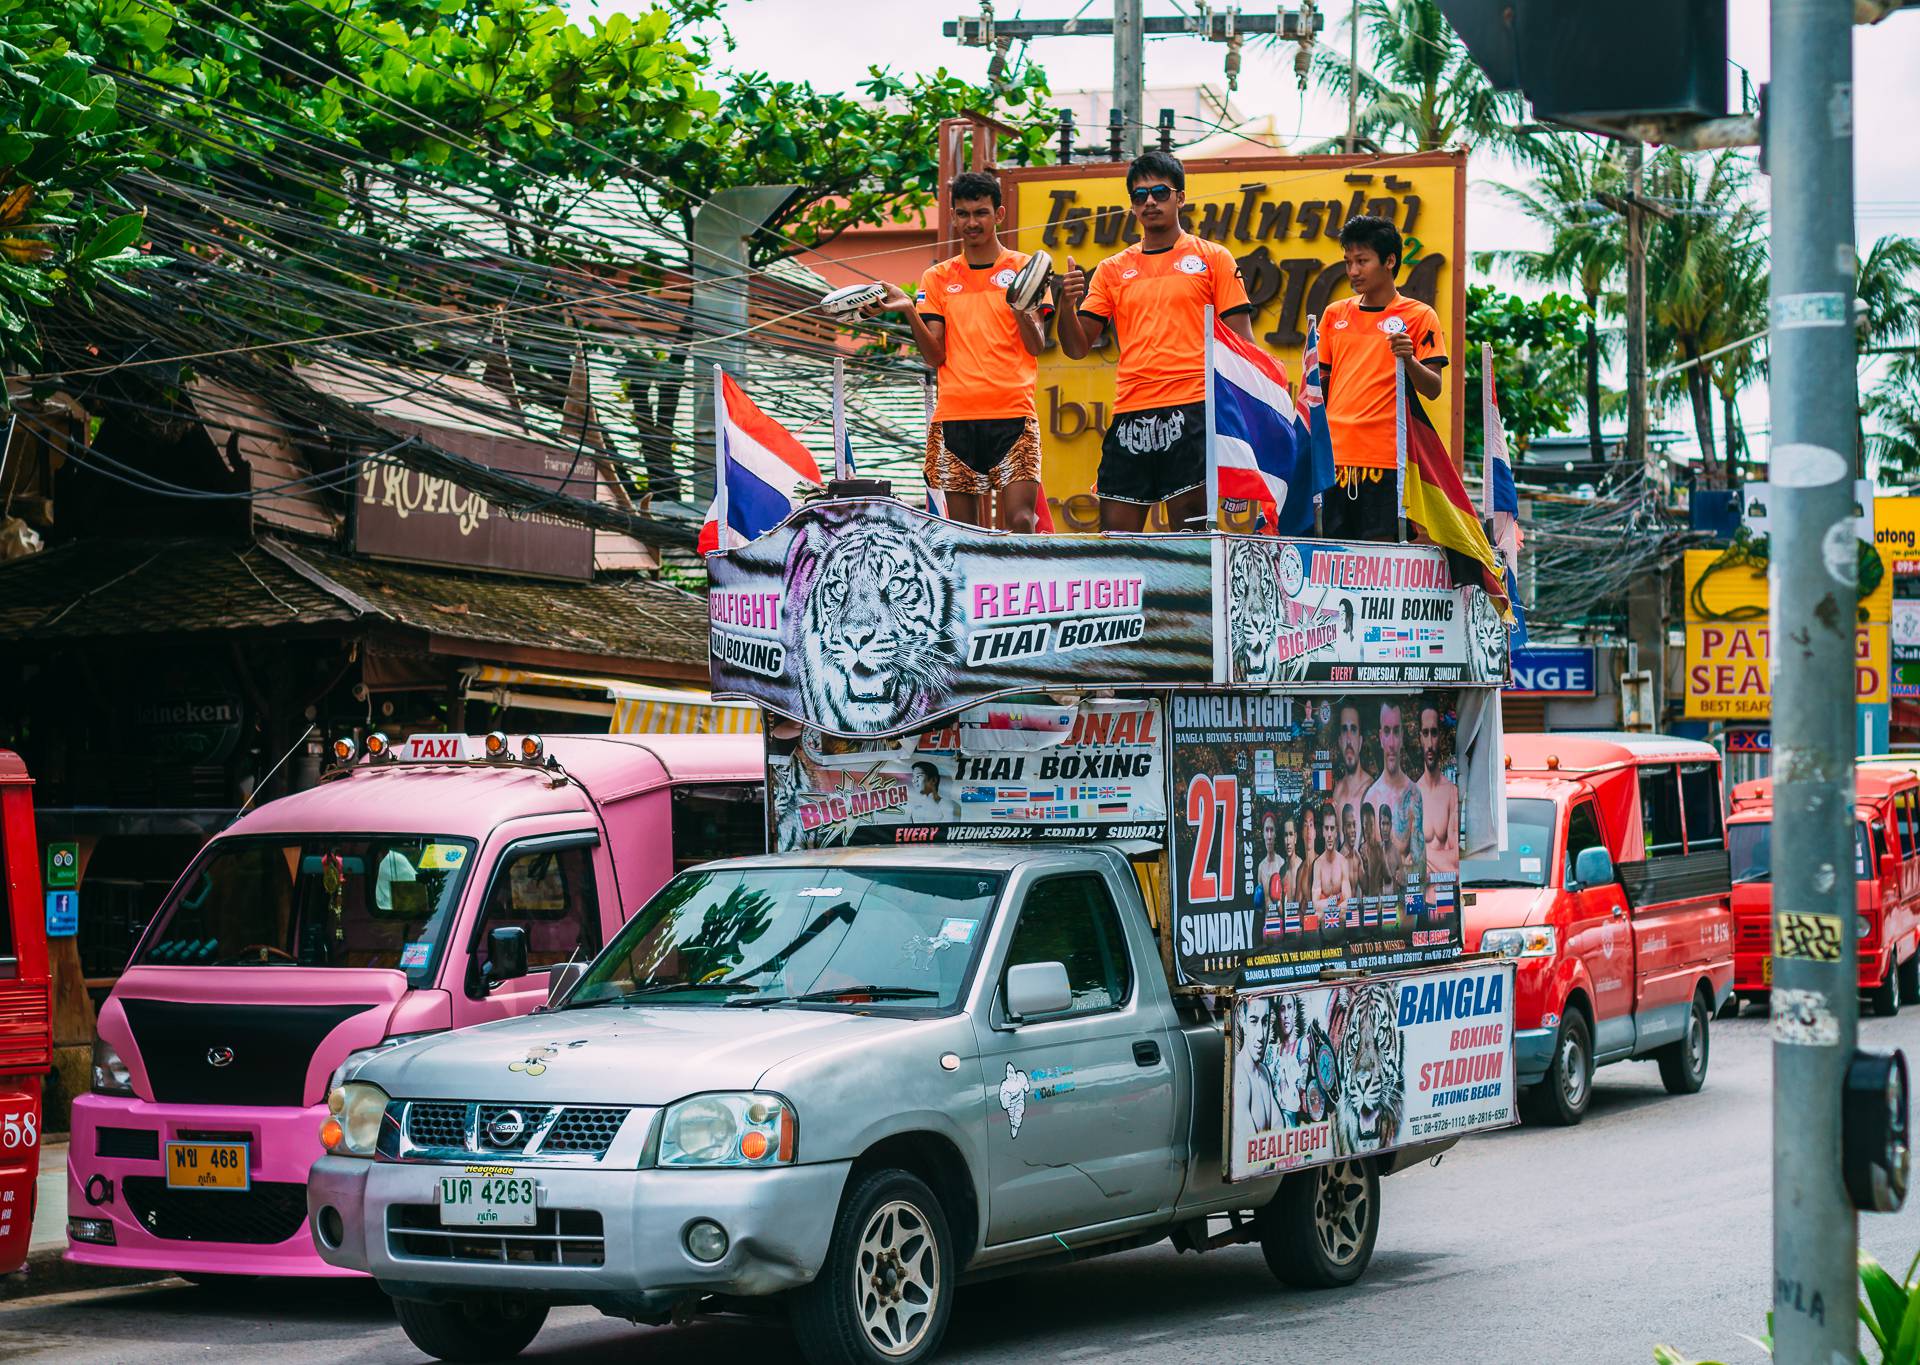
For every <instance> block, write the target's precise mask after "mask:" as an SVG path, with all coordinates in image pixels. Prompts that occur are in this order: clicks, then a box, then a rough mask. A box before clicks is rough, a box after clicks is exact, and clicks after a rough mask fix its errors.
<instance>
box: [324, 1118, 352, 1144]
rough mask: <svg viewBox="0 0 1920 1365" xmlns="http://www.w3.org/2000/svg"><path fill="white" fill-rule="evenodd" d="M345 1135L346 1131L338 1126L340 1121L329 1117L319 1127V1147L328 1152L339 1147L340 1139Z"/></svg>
mask: <svg viewBox="0 0 1920 1365" xmlns="http://www.w3.org/2000/svg"><path fill="white" fill-rule="evenodd" d="M346 1135H347V1131H346V1129H344V1128H342V1127H341V1126H340V1120H339V1119H337V1118H334V1117H332V1116H331V1115H329V1116H328V1117H327V1121H326V1122H325V1123H323V1124H321V1125H320V1145H321V1146H322V1147H325V1148H326V1149H327V1150H328V1151H329V1152H331V1151H333V1150H334V1149H335V1148H337V1147H339V1145H340V1142H341V1139H343V1138H345V1137H346Z"/></svg>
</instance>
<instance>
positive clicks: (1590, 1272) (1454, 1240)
mask: <svg viewBox="0 0 1920 1365" xmlns="http://www.w3.org/2000/svg"><path fill="white" fill-rule="evenodd" d="M1862 1032H1863V1037H1864V1039H1865V1041H1867V1042H1869V1043H1871V1044H1875V1045H1879V1046H1893V1045H1898V1046H1903V1047H1905V1048H1906V1050H1907V1051H1908V1053H1909V1055H1911V1056H1914V1057H1915V1058H1916V1060H1920V1009H1914V1010H1909V1011H1907V1012H1905V1013H1904V1014H1903V1015H1902V1016H1901V1017H1900V1018H1898V1019H1895V1020H1891V1021H1888V1020H1867V1021H1866V1022H1865V1024H1864V1027H1863V1030H1862ZM1769 1072H1770V1068H1769V1058H1768V1043H1767V1039H1766V1023H1765V1021H1764V1019H1760V1018H1754V1017H1749V1018H1744V1019H1741V1020H1738V1021H1719V1022H1716V1024H1715V1025H1714V1032H1713V1056H1712V1063H1711V1071H1710V1073H1709V1076H1708V1080H1707V1086H1706V1089H1705V1090H1703V1091H1702V1092H1701V1093H1700V1094H1699V1095H1697V1096H1693V1097H1690V1098H1686V1099H1674V1098H1670V1097H1668V1096H1667V1095H1666V1094H1665V1093H1664V1092H1663V1091H1662V1090H1661V1088H1660V1080H1659V1076H1658V1074H1657V1073H1656V1072H1655V1070H1654V1068H1653V1066H1652V1065H1651V1064H1642V1063H1628V1064H1625V1065H1621V1066H1615V1067H1610V1068H1608V1069H1606V1070H1605V1071H1602V1072H1601V1073H1600V1074H1599V1076H1598V1077H1597V1078H1596V1084H1595V1093H1594V1101H1593V1108H1592V1110H1591V1111H1590V1112H1589V1114H1588V1117H1587V1120H1586V1122H1585V1123H1584V1124H1583V1125H1581V1126H1580V1127H1579V1128H1575V1129H1571V1130H1553V1129H1530V1128H1520V1129H1515V1130H1511V1131H1508V1132H1504V1133H1499V1134H1494V1135H1491V1136H1486V1137H1479V1138H1472V1139H1469V1140H1468V1141H1467V1142H1465V1143H1463V1144H1462V1145H1461V1146H1460V1147H1457V1148H1455V1150H1454V1151H1453V1152H1452V1153H1451V1154H1450V1155H1448V1156H1447V1157H1446V1158H1445V1159H1444V1160H1443V1161H1442V1162H1441V1164H1440V1166H1439V1167H1438V1168H1422V1169H1419V1170H1417V1171H1414V1172H1410V1173H1408V1174H1405V1175H1401V1176H1396V1177H1394V1178H1393V1179H1392V1180H1390V1181H1388V1182H1387V1184H1386V1186H1385V1190H1384V1208H1385V1222H1384V1225H1383V1227H1382V1229H1381V1235H1380V1242H1379V1246H1378V1248H1377V1250H1376V1253H1375V1255H1374V1260H1373V1266H1372V1269H1371V1270H1370V1271H1369V1273H1368V1275H1367V1278H1366V1279H1365V1280H1363V1281H1362V1282H1361V1284H1360V1285H1359V1286H1358V1287H1357V1288H1355V1289H1353V1290H1351V1291H1348V1292H1346V1293H1343V1294H1305V1293H1296V1292H1293V1291H1288V1290H1282V1289H1281V1288H1279V1287H1278V1286H1277V1285H1275V1283H1274V1282H1273V1280H1272V1279H1271V1278H1269V1276H1268V1274H1267V1271H1266V1267H1265V1264H1264V1262H1263V1261H1262V1260H1261V1257H1260V1253H1259V1251H1258V1250H1257V1249H1255V1248H1251V1247H1236V1248H1233V1249H1231V1250H1227V1251H1221V1252H1214V1253H1211V1254H1209V1255H1206V1256H1193V1255H1186V1256H1181V1255H1178V1254H1176V1253H1174V1252H1173V1251H1172V1250H1170V1249H1168V1248H1166V1247H1155V1248H1150V1249H1148V1250H1145V1251H1136V1252H1131V1253H1127V1254H1125V1255H1120V1256H1114V1257H1110V1258H1107V1259H1104V1260H1096V1261H1091V1262H1086V1263H1084V1264H1081V1265H1077V1266H1072V1267H1069V1268H1065V1269H1060V1270H1052V1271H1043V1272H1035V1273H1032V1274H1029V1275H1024V1276H1018V1277H1014V1278H1011V1279H1006V1280H999V1281H995V1282H992V1283H989V1284H985V1285H980V1286H976V1287H973V1288H970V1289H966V1290H963V1291H961V1294H960V1298H959V1301H958V1304H957V1307H956V1311H955V1315H954V1320H953V1326H952V1330H951V1333H950V1335H949V1337H948V1347H947V1351H946V1352H945V1354H944V1356H943V1359H946V1360H951V1361H956V1362H958V1361H996V1362H1011V1361H1023V1362H1024V1361H1032V1360H1050V1361H1056V1362H1074V1361H1096V1360H1097V1361H1101V1362H1109V1361H1112V1362H1156V1363H1157V1362H1167V1361H1187V1360H1195V1361H1198V1360H1205V1361H1209V1362H1232V1361H1298V1360H1306V1359H1311V1360H1316V1361H1379V1360H1395V1359H1419V1358H1422V1357H1425V1358H1430V1359H1437V1360H1459V1361H1489V1362H1494V1361H1498V1362H1505V1361H1514V1362H1537V1361H1543V1360H1567V1361H1581V1362H1589V1363H1591V1365H1609V1363H1611V1362H1621V1365H1627V1362H1632V1363H1633V1365H1646V1362H1648V1361H1650V1360H1651V1359H1652V1349H1653V1346H1654V1344H1655V1343H1656V1342H1666V1343H1670V1344H1672V1345H1674V1346H1676V1347H1678V1348H1680V1349H1681V1350H1683V1351H1687V1352H1690V1353H1692V1354H1694V1355H1697V1356H1706V1357H1710V1358H1715V1359H1722V1360H1726V1361H1729V1362H1736V1363H1737V1362H1745V1361H1752V1362H1759V1361H1762V1360H1764V1356H1763V1355H1762V1354H1761V1352H1760V1351H1759V1349H1758V1348H1757V1347H1755V1346H1753V1345H1751V1344H1750V1343H1749V1342H1747V1341H1746V1340H1744V1337H1745V1336H1746V1334H1757V1333H1758V1332H1759V1331H1760V1329H1761V1328H1762V1326H1763V1324H1764V1319H1765V1315H1766V1311H1767V1308H1768V1268H1769V1258H1770V1254H1771V1253H1770V1246H1771V1241H1770V1232H1769V1228H1770V1222H1771V1205H1770V1199H1769V1193H1768V1178H1769V1169H1768V1163H1769V1156H1768V1134H1769V1130H1770V1118H1769V1097H1768V1084H1769ZM1861 1236H1862V1241H1863V1244H1864V1245H1865V1246H1866V1248H1867V1249H1868V1250H1870V1251H1872V1252H1873V1253H1874V1254H1875V1255H1877V1256H1879V1257H1880V1259H1881V1260H1882V1261H1884V1262H1886V1263H1887V1264H1889V1265H1893V1264H1895V1263H1896V1262H1897V1263H1898V1265H1899V1267H1900V1268H1901V1269H1904V1268H1905V1266H1906V1263H1907V1261H1908V1260H1909V1259H1911V1258H1912V1256H1913V1255H1914V1252H1915V1251H1916V1249H1920V1204H1916V1206H1914V1207H1911V1208H1909V1210H1908V1211H1906V1212H1904V1213H1900V1214H1895V1215H1892V1216H1890V1217H1889V1216H1882V1217H1872V1218H1864V1219H1863V1220H1862V1223H1861ZM749 1353H751V1354H752V1355H753V1356H755V1357H757V1358H760V1359H775V1360H784V1359H791V1358H792V1353H793V1346H792V1341H791V1338H789V1337H788V1336H787V1334H786V1333H785V1331H784V1330H783V1329H782V1328H781V1327H780V1326H778V1325H777V1323H773V1322H712V1323H705V1324H699V1325H695V1326H693V1327H689V1328H686V1329H680V1330H675V1329H671V1328H665V1329H645V1328H636V1327H632V1326H630V1325H628V1324H625V1323H617V1322H611V1321H608V1320H606V1319H604V1318H601V1317H600V1316H599V1315H597V1314H595V1313H593V1312H591V1311H589V1310H585V1309H570V1310H566V1311H564V1312H560V1313H556V1314H555V1315H554V1316H553V1317H552V1318H550V1319H549V1320H548V1324H547V1327H546V1330H545V1331H544V1332H543V1333H542V1334H541V1336H540V1338H539V1340H537V1341H536V1342H535V1343H534V1345H533V1347H532V1349H530V1350H529V1351H528V1352H527V1354H526V1356H525V1357H523V1358H524V1359H528V1360H541V1361H556V1362H558V1361H565V1362H575V1363H577V1365H612V1362H615V1361H619V1362H622V1363H623V1365H625V1363H626V1362H631V1361H634V1360H645V1361H647V1362H659V1363H660V1365H711V1363H712V1362H713V1361H714V1360H715V1359H727V1358H738V1357H742V1356H746V1355H748V1354H749ZM0 1359H5V1360H35V1361H61V1360H90V1361H102V1360H113V1361H120V1360H125V1361H135V1360H138V1361H142V1362H154V1365H159V1363H160V1362H168V1361H260V1360H271V1361H273V1362H274V1363H275V1365H304V1363H305V1362H321V1361H350V1362H353V1365H384V1363H385V1362H413V1361H418V1360H420V1359H421V1357H420V1356H419V1354H418V1353H417V1352H415V1351H414V1350H413V1349H412V1348H411V1346H410V1345H409V1344H408V1342H407V1340H406V1338H405V1337H404V1336H403V1335H402V1334H401V1332H400V1329H399V1327H398V1326H397V1325H396V1324H395V1322H394V1321H393V1317H392V1315H391V1313H390V1312H389V1311H388V1309H387V1307H386V1303H385V1300H384V1299H382V1298H380V1297H379V1295H378V1294H377V1293H374V1292H373V1291H371V1290H370V1289H368V1288H366V1287H364V1286H346V1287H338V1286H310V1285H278V1284H271V1283H261V1284H256V1285H250V1286H247V1287H246V1288H245V1289H244V1290H242V1291H241V1292H239V1293H233V1292H226V1293H223V1292H221V1291H217V1290H210V1289H196V1288H191V1287H188V1286H186V1285H185V1284H183V1283H181V1282H179V1281H167V1282H164V1283H161V1284H157V1285H151V1286H145V1287H139V1288H123V1289H111V1290H98V1291H92V1292H83V1293H74V1294H64V1295H53V1296H48V1297H45V1298H39V1299H20V1300H15V1301H13V1302H11V1303H8V1304H6V1305H4V1306H0Z"/></svg>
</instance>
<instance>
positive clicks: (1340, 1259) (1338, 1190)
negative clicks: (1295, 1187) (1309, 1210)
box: [1313, 1161, 1373, 1265]
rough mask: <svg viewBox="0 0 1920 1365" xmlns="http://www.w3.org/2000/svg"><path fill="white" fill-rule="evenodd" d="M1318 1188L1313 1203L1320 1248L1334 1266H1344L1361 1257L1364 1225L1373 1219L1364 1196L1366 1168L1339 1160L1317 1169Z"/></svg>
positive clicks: (1355, 1162) (1364, 1231) (1365, 1226)
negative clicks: (1318, 1176)
mask: <svg viewBox="0 0 1920 1365" xmlns="http://www.w3.org/2000/svg"><path fill="white" fill-rule="evenodd" d="M1319 1175H1320V1189H1319V1193H1318V1194H1317V1195H1316V1196H1315V1198H1314V1201H1313V1226H1314V1231H1315V1232H1316V1233H1317V1234H1318V1235H1319V1238H1320V1249H1321V1250H1322V1251H1323V1252H1325V1253H1326V1256H1327V1259H1328V1260H1329V1261H1332V1262H1333V1263H1334V1264H1335V1265H1347V1264H1349V1263H1351V1262H1352V1260H1353V1258H1354V1257H1356V1256H1358V1255H1359V1254H1360V1249H1361V1247H1362V1245H1363V1244H1364V1243H1365V1241H1366V1236H1367V1223H1368V1221H1369V1220H1370V1219H1371V1218H1372V1217H1373V1209H1372V1206H1371V1200H1370V1198H1369V1196H1368V1194H1367V1181H1366V1168H1365V1167H1363V1166H1362V1165H1361V1164H1360V1163H1359V1162H1357V1161H1338V1162H1335V1163H1334V1164H1333V1165H1331V1166H1323V1167H1321V1168H1320V1172H1319Z"/></svg>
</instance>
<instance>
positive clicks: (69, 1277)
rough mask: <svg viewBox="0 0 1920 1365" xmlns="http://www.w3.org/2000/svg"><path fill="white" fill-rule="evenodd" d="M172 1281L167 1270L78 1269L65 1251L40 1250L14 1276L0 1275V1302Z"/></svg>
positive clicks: (29, 1257)
mask: <svg viewBox="0 0 1920 1365" xmlns="http://www.w3.org/2000/svg"><path fill="white" fill-rule="evenodd" d="M170 1278H172V1277H171V1275H170V1274H169V1273H168V1272H167V1271H164V1270H140V1269H134V1268H131V1267H121V1266H105V1265H76V1264H74V1263H73V1262H72V1261H69V1260H67V1259H66V1248H65V1247H60V1246H51V1247H41V1248H40V1249H39V1250H37V1251H29V1252H28V1253H27V1263H26V1265H24V1266H22V1267H21V1268H20V1269H19V1270H16V1271H15V1272H14V1273H13V1274H11V1275H0V1300H6V1299H26V1298H34V1297H37V1296H39V1295H41V1294H66V1293H71V1292H73V1291H74V1290H77V1289H113V1288H117V1287H119V1286H122V1285H130V1284H153V1283H156V1282H158V1281H160V1280H166V1279H170Z"/></svg>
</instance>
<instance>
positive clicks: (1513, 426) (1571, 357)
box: [1466, 284, 1593, 454]
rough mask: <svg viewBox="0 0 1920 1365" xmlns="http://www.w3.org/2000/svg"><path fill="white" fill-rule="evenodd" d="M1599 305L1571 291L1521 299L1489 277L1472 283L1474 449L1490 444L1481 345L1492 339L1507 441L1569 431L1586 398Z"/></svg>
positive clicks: (1469, 362) (1520, 446)
mask: <svg viewBox="0 0 1920 1365" xmlns="http://www.w3.org/2000/svg"><path fill="white" fill-rule="evenodd" d="M1592 319H1593V310H1592V309H1591V308H1589V307H1588V306H1587V305H1586V304H1584V303H1582V302H1581V301H1580V300H1578V299H1576V298H1572V297H1570V296H1569V295H1566V294H1548V295H1547V296H1546V297H1545V298H1543V299H1539V300H1533V299H1523V298H1521V297H1519V296H1518V295H1516V294H1509V293H1507V292H1505V291H1504V290H1500V289H1495V288H1494V287H1493V286H1491V285H1485V284H1475V285H1469V286H1468V287H1467V356H1466V366H1467V369H1466V376H1467V423H1466V442H1467V449H1468V450H1469V451H1474V452H1478V451H1480V450H1483V449H1485V446H1486V413H1485V409H1484V407H1483V406H1482V403H1481V375H1482V370H1481V361H1480V348H1481V345H1482V344H1483V343H1485V344H1488V345H1491V346H1492V347H1493V380H1494V387H1495V389H1496V391H1497V393H1498V397H1499V402H1500V420H1501V421H1502V423H1504V424H1505V426H1506V431H1507V443H1508V445H1509V447H1510V448H1511V449H1512V450H1513V451H1514V453H1515V454H1518V453H1519V452H1521V451H1524V450H1525V449H1526V448H1527V446H1528V445H1529V444H1531V443H1532V441H1533V440H1534V438H1535V437H1538V436H1543V435H1546V434H1548V433H1550V432H1556V431H1565V430H1566V429H1567V425H1568V423H1569V421H1570V420H1571V418H1572V415H1573V410H1574V408H1576V407H1577V406H1579V404H1580V399H1581V382H1582V374H1583V364H1582V361H1583V357H1584V356H1585V353H1586V344H1585V334H1586V331H1587V329H1588V328H1589V327H1590V325H1591V323H1592Z"/></svg>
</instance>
